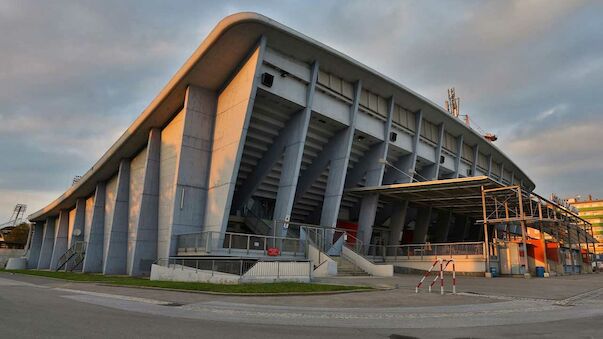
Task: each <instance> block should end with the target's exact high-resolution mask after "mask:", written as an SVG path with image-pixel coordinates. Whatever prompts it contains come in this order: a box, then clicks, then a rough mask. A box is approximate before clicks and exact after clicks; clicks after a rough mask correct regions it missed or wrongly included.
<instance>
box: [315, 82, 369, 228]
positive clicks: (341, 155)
mask: <svg viewBox="0 0 603 339" xmlns="http://www.w3.org/2000/svg"><path fill="white" fill-rule="evenodd" d="M354 90H355V91H354V92H355V93H354V100H353V102H352V106H351V107H350V125H349V126H347V127H345V128H344V129H343V130H342V131H340V132H339V133H337V134H336V139H335V145H336V147H335V149H334V152H333V153H332V155H331V157H330V161H329V177H328V179H327V187H326V189H325V195H324V200H323V203H322V212H321V216H320V224H321V225H322V226H327V227H335V226H336V225H337V217H338V215H339V207H340V205H341V198H342V196H343V189H344V184H345V177H346V173H347V170H348V163H349V161H350V151H351V149H352V142H353V141H354V131H355V129H356V113H357V112H358V104H359V103H360V93H361V90H362V83H361V82H360V81H357V82H356V84H355V89H354Z"/></svg>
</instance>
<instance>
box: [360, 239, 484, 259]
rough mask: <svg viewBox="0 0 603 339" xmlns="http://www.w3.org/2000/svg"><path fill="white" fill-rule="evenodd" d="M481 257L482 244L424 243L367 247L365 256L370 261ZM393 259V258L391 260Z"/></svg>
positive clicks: (478, 242) (479, 242)
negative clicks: (436, 257) (435, 257)
mask: <svg viewBox="0 0 603 339" xmlns="http://www.w3.org/2000/svg"><path fill="white" fill-rule="evenodd" d="M475 255H478V256H483V255H484V242H482V241H477V242H457V243H425V244H410V245H398V246H385V245H369V246H368V249H367V253H366V254H365V256H367V257H368V258H371V259H372V260H378V259H381V260H385V259H389V260H391V259H393V260H399V259H411V258H420V259H423V257H434V256H439V257H459V256H465V257H466V258H468V257H469V256H475ZM392 257H393V258H392Z"/></svg>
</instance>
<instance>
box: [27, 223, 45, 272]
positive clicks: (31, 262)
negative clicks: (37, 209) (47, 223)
mask: <svg viewBox="0 0 603 339" xmlns="http://www.w3.org/2000/svg"><path fill="white" fill-rule="evenodd" d="M31 227H32V228H33V232H32V235H31V240H30V242H29V253H28V255H27V268H28V269H35V268H37V267H38V261H39V260H40V250H41V248H42V239H43V237H44V224H43V223H41V222H39V221H38V222H36V223H35V224H32V225H31Z"/></svg>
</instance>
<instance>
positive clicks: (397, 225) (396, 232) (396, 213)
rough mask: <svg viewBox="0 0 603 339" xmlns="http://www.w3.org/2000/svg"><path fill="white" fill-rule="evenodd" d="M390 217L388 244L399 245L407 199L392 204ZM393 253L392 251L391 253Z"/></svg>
mask: <svg viewBox="0 0 603 339" xmlns="http://www.w3.org/2000/svg"><path fill="white" fill-rule="evenodd" d="M392 205H393V211H392V217H391V220H390V222H389V229H390V234H389V243H388V245H390V246H397V245H400V239H401V237H402V232H403V231H404V222H405V220H406V212H407V210H408V200H404V201H397V202H395V203H393V204H392ZM392 254H393V253H392Z"/></svg>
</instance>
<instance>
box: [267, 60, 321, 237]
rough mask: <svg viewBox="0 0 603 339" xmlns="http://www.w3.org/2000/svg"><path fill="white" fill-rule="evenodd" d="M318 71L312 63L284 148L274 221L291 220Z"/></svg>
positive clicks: (316, 64)
mask: <svg viewBox="0 0 603 339" xmlns="http://www.w3.org/2000/svg"><path fill="white" fill-rule="evenodd" d="M318 70H319V68H318V62H314V64H313V65H312V73H311V74H310V83H308V88H307V90H306V107H305V108H304V110H303V111H302V112H301V114H300V116H299V117H297V118H296V120H295V127H296V128H295V129H294V132H293V133H292V135H291V137H290V138H289V141H288V143H287V145H286V146H285V151H284V153H285V154H284V157H283V167H282V170H281V177H280V178H279V184H278V191H277V193H276V205H275V208H274V217H273V218H274V220H289V219H290V218H291V210H292V209H293V203H294V201H295V193H296V189H297V183H298V180H299V173H300V168H301V162H302V158H303V155H304V146H305V143H306V135H307V134H308V126H309V124H310V117H311V115H312V105H313V103H314V92H315V89H316V81H317V79H318ZM280 233H281V234H282V233H284V231H280Z"/></svg>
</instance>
